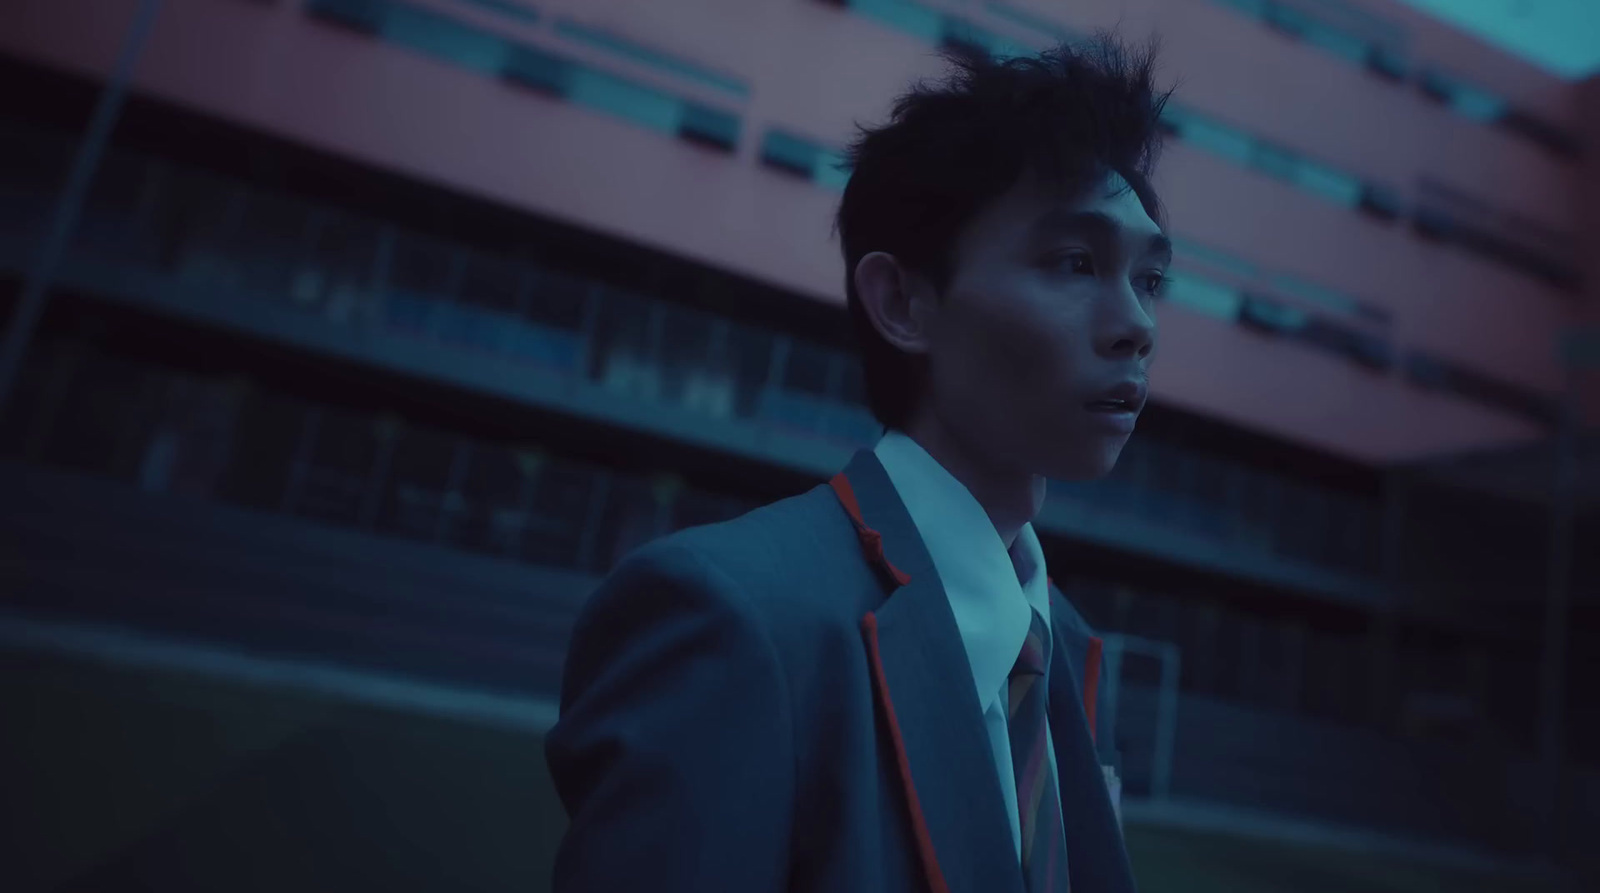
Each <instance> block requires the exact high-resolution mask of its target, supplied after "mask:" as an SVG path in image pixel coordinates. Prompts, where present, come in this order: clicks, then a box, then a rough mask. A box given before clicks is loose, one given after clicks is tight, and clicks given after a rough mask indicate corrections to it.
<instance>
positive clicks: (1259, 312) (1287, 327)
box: [1239, 295, 1310, 335]
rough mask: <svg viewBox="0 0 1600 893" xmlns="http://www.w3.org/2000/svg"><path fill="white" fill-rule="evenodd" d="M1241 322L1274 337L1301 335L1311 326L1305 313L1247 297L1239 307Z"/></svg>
mask: <svg viewBox="0 0 1600 893" xmlns="http://www.w3.org/2000/svg"><path fill="white" fill-rule="evenodd" d="M1239 322H1240V323H1241V324H1243V325H1245V326H1247V327H1249V328H1252V329H1256V330H1257V331H1262V332H1269V333H1271V334H1273V335H1299V334H1300V333H1301V332H1302V331H1303V330H1304V329H1305V328H1306V326H1307V325H1308V324H1309V322H1310V317H1309V316H1308V315H1307V314H1306V312H1305V311H1303V310H1299V309H1297V308H1294V307H1287V306H1284V305H1283V304H1279V303H1277V302H1276V301H1271V300H1268V299H1266V298H1261V297H1256V296H1254V295H1246V296H1245V299H1244V302H1243V303H1242V304H1240V305H1239Z"/></svg>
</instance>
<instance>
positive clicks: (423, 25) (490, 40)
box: [379, 4, 511, 75]
mask: <svg viewBox="0 0 1600 893" xmlns="http://www.w3.org/2000/svg"><path fill="white" fill-rule="evenodd" d="M379 33H380V34H381V35H382V36H383V37H384V39H386V40H389V41H392V42H394V43H396V44H399V45H400V46H404V47H408V48H410V49H413V50H417V51H418V52H422V53H427V54H428V55H430V56H435V57H437V58H440V59H444V60H446V61H449V62H453V63H455V64H457V65H460V66H462V67H463V68H469V69H472V70H473V71H476V72H478V73H480V74H489V75H498V74H499V73H500V72H501V71H502V70H504V68H505V64H506V59H507V58H508V57H509V55H510V51H511V46H510V44H509V43H508V42H507V41H505V40H504V39H502V38H500V37H498V36H496V35H493V34H490V33H488V32H486V31H480V30H478V29H477V28H473V27H471V26H468V25H463V24H461V23H460V22H457V21H454V20H452V19H449V18H446V17H445V16H442V15H439V14H438V13H436V12H433V11H431V10H427V9H422V8H420V7H415V6H405V5H400V4H395V5H393V6H390V7H389V9H388V13H387V15H385V16H384V19H383V25H382V29H381V31H380V32H379Z"/></svg>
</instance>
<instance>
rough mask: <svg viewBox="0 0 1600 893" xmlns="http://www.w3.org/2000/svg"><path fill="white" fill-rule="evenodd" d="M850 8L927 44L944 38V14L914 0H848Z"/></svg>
mask: <svg viewBox="0 0 1600 893" xmlns="http://www.w3.org/2000/svg"><path fill="white" fill-rule="evenodd" d="M850 8H851V9H853V10H855V11H856V12H859V13H861V14H862V15H864V16H867V17H869V18H874V19H877V20H878V21H880V22H883V23H884V24H886V25H891V26H893V27H895V28H897V29H899V30H901V31H904V32H905V33H907V34H910V35H912V36H913V37H918V38H921V39H922V40H924V41H926V42H928V43H935V44H936V43H938V42H939V41H940V39H941V38H943V37H944V14H943V13H941V12H939V11H937V10H934V9H929V8H928V7H926V6H923V5H922V4H920V3H916V2H914V0H850Z"/></svg>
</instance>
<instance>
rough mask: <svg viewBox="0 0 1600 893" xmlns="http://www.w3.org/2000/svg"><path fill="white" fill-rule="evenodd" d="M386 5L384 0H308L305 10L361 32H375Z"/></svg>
mask: <svg viewBox="0 0 1600 893" xmlns="http://www.w3.org/2000/svg"><path fill="white" fill-rule="evenodd" d="M388 7H389V4H388V3H387V2H386V0H310V2H309V3H307V5H306V11H307V12H308V13H310V14H311V15H313V16H315V17H317V18H319V19H322V20H323V21H326V22H331V23H333V24H335V25H340V26H342V27H345V28H349V29H351V30H353V31H357V32H360V33H362V34H377V33H378V30H379V29H380V28H381V27H382V26H383V19H384V15H385V13H386V12H387V10H388Z"/></svg>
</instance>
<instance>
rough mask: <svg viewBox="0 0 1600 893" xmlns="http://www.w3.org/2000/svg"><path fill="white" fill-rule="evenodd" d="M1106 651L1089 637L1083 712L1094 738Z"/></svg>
mask: <svg viewBox="0 0 1600 893" xmlns="http://www.w3.org/2000/svg"><path fill="white" fill-rule="evenodd" d="M1044 579H1045V582H1047V583H1049V584H1050V585H1051V586H1055V585H1056V581H1055V580H1052V579H1051V578H1050V577H1049V576H1046V577H1045V578H1044ZM1104 651H1105V643H1104V642H1102V641H1101V640H1100V639H1099V638H1097V637H1095V636H1090V637H1089V656H1088V658H1087V659H1085V660H1084V662H1083V663H1084V667H1083V712H1084V713H1085V714H1087V715H1088V717H1089V738H1090V739H1091V740H1094V739H1095V738H1097V737H1098V736H1097V735H1096V732H1097V731H1098V729H1097V728H1096V726H1095V723H1094V716H1095V703H1096V702H1097V701H1098V700H1099V699H1100V655H1101V653H1102V652H1104Z"/></svg>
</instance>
